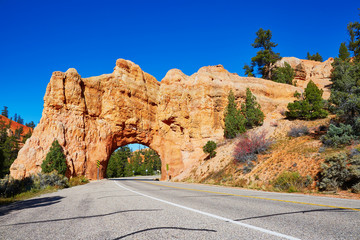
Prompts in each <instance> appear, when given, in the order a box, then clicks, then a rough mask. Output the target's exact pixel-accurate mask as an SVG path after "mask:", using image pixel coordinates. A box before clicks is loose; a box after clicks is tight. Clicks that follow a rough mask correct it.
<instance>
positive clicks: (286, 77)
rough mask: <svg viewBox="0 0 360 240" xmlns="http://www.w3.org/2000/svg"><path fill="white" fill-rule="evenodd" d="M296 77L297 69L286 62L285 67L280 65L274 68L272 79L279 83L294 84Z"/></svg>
mask: <svg viewBox="0 0 360 240" xmlns="http://www.w3.org/2000/svg"><path fill="white" fill-rule="evenodd" d="M294 77H295V70H294V69H293V68H292V67H291V66H290V64H288V63H287V62H285V66H284V67H278V68H275V69H274V70H273V73H272V76H271V80H273V81H274V82H278V83H287V84H290V85H292V84H293V80H294Z"/></svg>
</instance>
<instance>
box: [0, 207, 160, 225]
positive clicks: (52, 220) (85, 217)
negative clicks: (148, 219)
mask: <svg viewBox="0 0 360 240" xmlns="http://www.w3.org/2000/svg"><path fill="white" fill-rule="evenodd" d="M161 210H162V209H135V210H124V211H117V212H112V213H106V214H98V215H90V216H78V217H70V218H57V219H49V220H41V221H33V222H20V223H13V224H8V225H0V227H7V226H18V225H26V224H36V223H51V222H60V221H69V220H76V219H87V218H97V217H105V216H110V215H114V214H119V213H127V212H153V211H161Z"/></svg>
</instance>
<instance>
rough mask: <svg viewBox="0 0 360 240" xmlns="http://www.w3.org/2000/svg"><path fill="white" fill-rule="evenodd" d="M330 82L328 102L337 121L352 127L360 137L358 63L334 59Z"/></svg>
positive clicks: (359, 77) (359, 76) (359, 74)
mask: <svg viewBox="0 0 360 240" xmlns="http://www.w3.org/2000/svg"><path fill="white" fill-rule="evenodd" d="M331 81H332V87H331V96H330V99H329V101H330V102H331V103H332V104H333V106H334V108H335V112H336V114H337V116H338V118H339V120H340V121H341V122H343V123H345V124H348V125H351V126H352V127H354V130H355V134H356V135H357V136H360V62H359V61H355V62H349V61H343V60H341V59H339V58H337V59H335V61H334V63H333V72H332V74H331Z"/></svg>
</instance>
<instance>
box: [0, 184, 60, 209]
mask: <svg viewBox="0 0 360 240" xmlns="http://www.w3.org/2000/svg"><path fill="white" fill-rule="evenodd" d="M58 189H59V188H58V187H53V186H48V187H46V188H44V189H31V190H29V191H26V192H23V193H20V194H17V195H15V196H14V197H8V198H5V197H0V206H2V205H8V204H10V203H14V202H17V201H22V200H26V199H29V198H33V197H38V196H40V195H42V194H46V193H52V192H56V191H57V190H58Z"/></svg>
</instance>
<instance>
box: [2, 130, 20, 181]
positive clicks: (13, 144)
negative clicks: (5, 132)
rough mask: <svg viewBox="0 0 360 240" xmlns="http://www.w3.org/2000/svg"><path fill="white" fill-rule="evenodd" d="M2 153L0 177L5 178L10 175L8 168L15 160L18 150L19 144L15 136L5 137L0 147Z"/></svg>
mask: <svg viewBox="0 0 360 240" xmlns="http://www.w3.org/2000/svg"><path fill="white" fill-rule="evenodd" d="M0 147H1V148H2V152H3V157H4V161H3V168H2V169H1V170H2V171H1V173H0V175H2V176H5V175H6V174H9V173H10V166H11V164H12V163H13V162H14V160H15V159H16V157H17V155H18V152H19V150H20V147H19V142H18V140H17V139H16V137H15V136H7V137H6V138H5V141H4V142H3V143H2V144H1V145H0Z"/></svg>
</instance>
